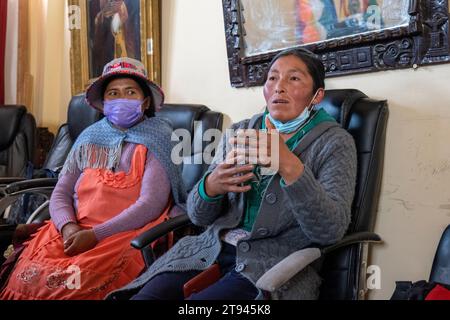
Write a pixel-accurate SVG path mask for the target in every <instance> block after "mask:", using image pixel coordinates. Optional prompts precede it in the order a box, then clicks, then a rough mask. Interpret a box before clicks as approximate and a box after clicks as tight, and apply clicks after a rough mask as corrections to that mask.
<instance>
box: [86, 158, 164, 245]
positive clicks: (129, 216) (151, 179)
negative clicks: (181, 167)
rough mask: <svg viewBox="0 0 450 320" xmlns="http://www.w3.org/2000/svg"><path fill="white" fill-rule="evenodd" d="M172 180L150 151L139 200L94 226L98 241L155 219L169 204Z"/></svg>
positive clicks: (139, 226)
mask: <svg viewBox="0 0 450 320" xmlns="http://www.w3.org/2000/svg"><path fill="white" fill-rule="evenodd" d="M169 195H170V181H169V178H168V176H167V174H166V171H165V170H164V168H163V166H162V165H161V163H160V162H159V161H158V159H156V158H155V156H154V155H153V154H152V153H150V154H149V156H148V157H147V161H146V164H145V172H144V176H143V178H142V187H141V192H140V196H139V198H138V199H137V201H136V202H135V203H134V204H133V205H131V206H130V207H128V208H127V209H125V210H124V211H122V212H121V213H119V214H118V215H117V216H115V217H114V218H112V219H110V220H108V221H106V222H104V223H102V224H99V225H97V226H95V227H94V233H95V236H96V237H97V240H98V241H101V240H103V239H105V238H107V237H110V236H112V235H114V234H116V233H119V232H124V231H129V230H134V229H138V228H141V227H143V226H145V225H146V224H147V223H149V222H150V221H153V220H155V219H156V218H158V217H159V216H160V214H161V212H162V211H163V210H164V208H165V207H166V206H167V203H168V201H169Z"/></svg>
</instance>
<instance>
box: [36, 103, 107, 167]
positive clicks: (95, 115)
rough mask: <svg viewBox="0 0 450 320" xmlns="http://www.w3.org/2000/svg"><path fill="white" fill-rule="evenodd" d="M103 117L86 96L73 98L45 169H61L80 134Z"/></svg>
mask: <svg viewBox="0 0 450 320" xmlns="http://www.w3.org/2000/svg"><path fill="white" fill-rule="evenodd" d="M102 117H103V115H102V114H101V113H100V112H98V111H97V110H95V109H94V108H91V107H90V106H89V105H88V104H87V102H86V100H85V95H84V94H81V95H77V96H74V97H72V99H71V100H70V103H69V108H68V110H67V122H66V123H65V124H63V125H62V126H61V127H60V128H59V130H58V133H57V134H56V137H55V140H54V141H53V144H52V147H51V148H50V151H49V153H48V155H47V158H46V160H45V163H44V165H43V168H44V169H50V170H53V171H57V169H58V168H61V167H62V166H63V165H64V162H65V161H66V157H67V155H68V154H69V151H70V149H71V148H72V145H73V143H74V142H75V140H76V139H77V137H78V136H79V135H80V133H81V132H82V131H83V130H84V129H86V128H87V127H89V126H90V125H91V124H93V123H95V122H96V121H98V120H100V119H101V118H102Z"/></svg>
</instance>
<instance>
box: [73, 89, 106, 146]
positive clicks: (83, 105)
mask: <svg viewBox="0 0 450 320" xmlns="http://www.w3.org/2000/svg"><path fill="white" fill-rule="evenodd" d="M101 118H103V114H101V113H100V112H98V111H97V110H95V109H94V108H92V107H91V106H89V105H88V104H87V102H86V99H85V95H84V94H80V95H77V96H74V97H72V100H71V101H70V103H69V110H68V112H67V123H68V124H69V134H70V137H71V138H72V140H73V141H75V140H76V139H77V138H78V136H79V135H80V133H81V132H82V131H83V130H84V129H86V128H87V127H89V126H90V125H91V124H93V123H95V122H97V121H98V120H100V119H101Z"/></svg>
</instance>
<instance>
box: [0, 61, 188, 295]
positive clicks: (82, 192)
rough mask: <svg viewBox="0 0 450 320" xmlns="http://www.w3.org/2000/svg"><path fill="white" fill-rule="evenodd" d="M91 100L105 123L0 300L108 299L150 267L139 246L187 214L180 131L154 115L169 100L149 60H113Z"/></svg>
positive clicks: (85, 139)
mask: <svg viewBox="0 0 450 320" xmlns="http://www.w3.org/2000/svg"><path fill="white" fill-rule="evenodd" d="M86 100H87V102H88V103H89V104H90V105H91V106H92V107H93V108H95V109H97V110H98V111H100V112H102V113H104V115H105V118H104V119H102V120H100V121H98V122H97V123H95V124H93V125H91V126H90V127H88V128H87V129H86V130H85V131H83V132H82V133H81V135H80V136H79V137H78V139H77V141H76V142H75V143H74V145H73V147H72V150H71V151H70V153H69V155H68V157H67V160H66V163H65V164H64V168H63V170H62V172H61V174H60V178H59V181H58V183H57V185H56V187H55V190H54V191H53V194H52V197H51V200H50V215H51V218H52V219H51V221H49V222H46V224H45V225H44V226H43V227H42V228H41V229H40V230H39V231H38V232H37V233H36V234H34V235H33V236H32V239H31V240H30V241H29V242H27V243H26V247H25V249H24V251H23V252H22V254H21V255H20V257H19V259H18V261H17V264H16V266H15V267H14V270H13V271H12V273H11V274H10V277H9V280H8V282H7V284H6V285H5V287H4V288H3V289H2V291H1V293H0V299H1V300H4V299H26V300H30V299H77V300H84V299H103V298H104V297H105V296H106V295H107V294H108V293H109V292H110V291H112V290H115V289H117V288H120V287H122V286H124V285H126V284H127V283H129V282H130V281H131V280H133V279H134V278H136V277H137V276H138V275H139V274H140V273H141V272H142V271H143V268H144V266H145V265H144V261H143V258H142V256H141V253H140V252H139V251H138V250H135V249H133V248H132V247H131V246H130V241H131V240H132V239H133V238H135V237H136V236H137V235H138V234H140V233H142V232H143V231H145V230H147V229H149V228H151V227H152V226H154V225H156V224H158V223H159V222H161V221H162V220H163V219H164V218H165V217H167V215H168V213H169V211H171V210H172V209H175V208H181V209H183V208H185V201H186V194H185V191H184V186H183V182H182V178H181V170H180V169H181V168H180V167H178V166H176V165H175V164H174V163H173V162H172V161H171V158H170V156H171V150H172V146H173V142H172V141H171V135H172V131H173V130H172V127H171V125H170V124H169V122H168V121H167V120H164V119H162V118H156V117H154V112H155V109H156V108H159V107H160V106H162V103H163V100H164V95H163V93H162V91H161V89H160V88H159V87H158V86H157V85H156V84H154V83H153V82H151V81H150V80H149V79H148V78H147V75H146V72H145V68H144V66H143V64H142V63H141V62H139V61H137V60H133V59H130V58H120V59H116V60H114V61H112V62H110V63H108V64H107V65H106V66H105V68H104V71H103V75H102V76H101V77H100V78H99V79H98V80H96V81H95V82H94V83H93V84H92V85H91V86H90V87H89V88H88V90H87V93H86ZM183 210H184V209H183Z"/></svg>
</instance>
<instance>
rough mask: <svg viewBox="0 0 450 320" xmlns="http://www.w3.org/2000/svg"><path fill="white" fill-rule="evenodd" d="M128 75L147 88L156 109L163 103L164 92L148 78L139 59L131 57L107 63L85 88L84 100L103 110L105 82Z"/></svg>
mask: <svg viewBox="0 0 450 320" xmlns="http://www.w3.org/2000/svg"><path fill="white" fill-rule="evenodd" d="M117 76H128V77H130V78H132V79H135V80H137V82H138V83H139V84H140V85H141V86H145V87H143V88H142V89H147V88H148V89H149V90H150V93H151V95H152V105H153V106H154V108H155V111H158V110H159V109H160V108H161V107H162V104H163V103H164V93H163V91H162V90H161V88H160V87H159V86H158V85H157V84H155V83H154V82H152V81H150V80H149V79H148V75H147V71H146V70H145V66H144V64H143V63H142V62H140V61H139V60H135V59H132V58H118V59H115V60H113V61H111V62H109V63H107V64H106V65H105V67H104V69H103V73H102V75H101V76H100V77H99V78H98V79H97V80H95V81H94V82H93V83H92V84H91V85H90V86H89V87H88V88H87V90H86V101H87V102H88V103H89V105H90V106H91V107H93V108H95V109H97V110H98V111H100V112H103V93H104V90H105V88H106V84H107V83H108V81H109V80H110V79H111V78H112V77H117Z"/></svg>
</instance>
